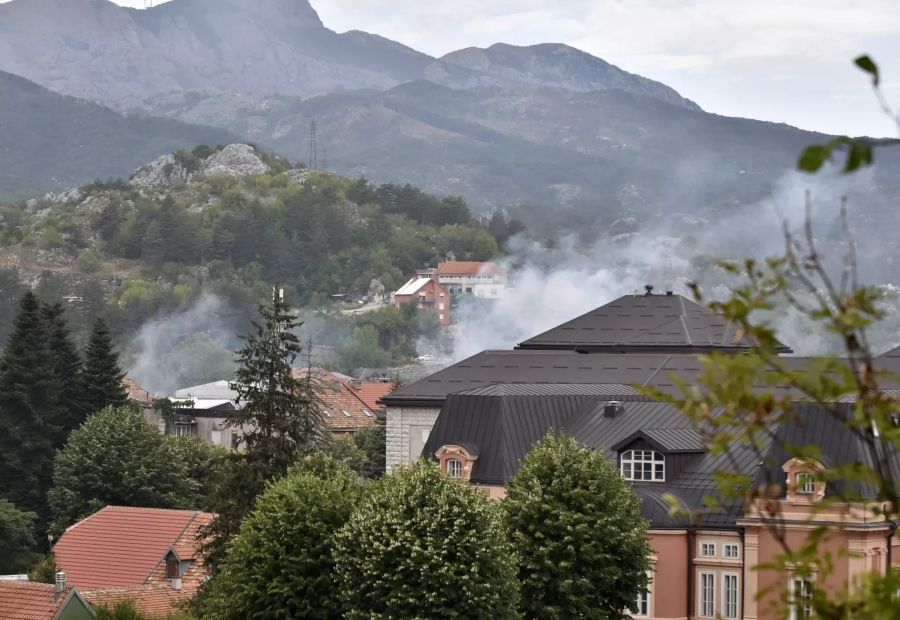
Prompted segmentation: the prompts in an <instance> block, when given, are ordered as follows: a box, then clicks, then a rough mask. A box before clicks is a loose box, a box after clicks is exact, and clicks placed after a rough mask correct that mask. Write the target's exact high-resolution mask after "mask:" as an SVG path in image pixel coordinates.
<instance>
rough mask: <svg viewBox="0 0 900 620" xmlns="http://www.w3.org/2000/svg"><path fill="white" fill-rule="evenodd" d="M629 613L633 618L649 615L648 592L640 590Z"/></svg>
mask: <svg viewBox="0 0 900 620" xmlns="http://www.w3.org/2000/svg"><path fill="white" fill-rule="evenodd" d="M631 615H632V616H634V617H635V618H642V617H646V616H649V615H650V592H648V591H647V590H642V591H641V593H640V594H638V597H637V600H636V601H635V603H634V607H632V608H631Z"/></svg>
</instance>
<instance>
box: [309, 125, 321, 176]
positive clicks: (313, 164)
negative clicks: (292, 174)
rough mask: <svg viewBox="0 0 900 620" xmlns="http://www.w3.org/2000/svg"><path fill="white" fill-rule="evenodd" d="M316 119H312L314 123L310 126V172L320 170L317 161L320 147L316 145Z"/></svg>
mask: <svg viewBox="0 0 900 620" xmlns="http://www.w3.org/2000/svg"><path fill="white" fill-rule="evenodd" d="M317 131H318V130H317V129H316V119H312V122H311V123H310V124H309V169H310V170H318V168H319V163H318V161H317V158H318V152H317V151H318V147H317V145H316V133H317Z"/></svg>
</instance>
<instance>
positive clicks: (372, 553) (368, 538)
mask: <svg viewBox="0 0 900 620" xmlns="http://www.w3.org/2000/svg"><path fill="white" fill-rule="evenodd" d="M335 568H336V571H337V579H338V588H339V594H340V596H341V597H342V598H343V600H344V601H345V603H346V605H347V607H348V609H347V611H346V612H345V617H349V618H418V617H422V614H423V612H427V614H428V615H429V616H430V617H433V618H513V617H516V603H517V600H518V584H517V583H516V579H515V572H516V568H515V558H514V555H513V553H512V550H511V548H510V545H509V543H508V542H507V536H506V532H505V531H504V527H503V522H502V519H501V516H500V508H499V506H498V505H497V504H496V503H495V502H492V500H490V499H488V498H487V497H486V496H485V495H483V494H482V493H481V492H479V491H478V490H477V489H475V488H473V487H472V486H470V485H469V484H467V483H465V482H461V481H458V480H452V479H450V478H449V477H447V476H445V475H444V474H442V473H441V471H440V469H439V468H438V467H437V465H436V464H433V463H421V464H419V465H417V466H415V467H412V468H408V469H401V470H399V471H396V472H394V473H392V474H391V475H389V476H385V477H384V478H382V479H381V480H380V481H379V482H378V483H377V484H376V486H375V488H374V489H373V491H372V492H371V493H370V495H369V497H368V498H367V499H366V500H364V501H363V503H362V504H361V505H360V507H359V508H358V509H357V510H356V511H355V512H354V513H353V516H352V517H351V518H350V521H349V522H348V523H347V525H345V526H344V527H343V529H342V530H341V531H340V533H339V534H338V536H337V541H336V543H335Z"/></svg>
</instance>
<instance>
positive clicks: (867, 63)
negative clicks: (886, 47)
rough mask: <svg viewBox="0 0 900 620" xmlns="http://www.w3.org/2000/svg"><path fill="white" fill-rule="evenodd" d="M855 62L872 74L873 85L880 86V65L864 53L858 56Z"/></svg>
mask: <svg viewBox="0 0 900 620" xmlns="http://www.w3.org/2000/svg"><path fill="white" fill-rule="evenodd" d="M853 63H854V64H855V65H856V66H857V67H859V68H860V69H862V70H863V71H865V72H866V73H868V74H869V75H871V76H872V86H878V83H879V81H880V80H881V77H880V76H879V75H878V65H876V64H875V61H874V60H872V59H871V58H869V56H868V55H867V54H863V55H862V56H859V57H858V58H856V59H855V60H854V61H853Z"/></svg>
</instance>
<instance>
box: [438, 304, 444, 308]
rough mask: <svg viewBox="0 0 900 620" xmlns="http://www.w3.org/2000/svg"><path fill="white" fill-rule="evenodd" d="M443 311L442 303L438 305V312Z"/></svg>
mask: <svg viewBox="0 0 900 620" xmlns="http://www.w3.org/2000/svg"><path fill="white" fill-rule="evenodd" d="M443 309H444V302H441V303H439V304H438V310H443Z"/></svg>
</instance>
